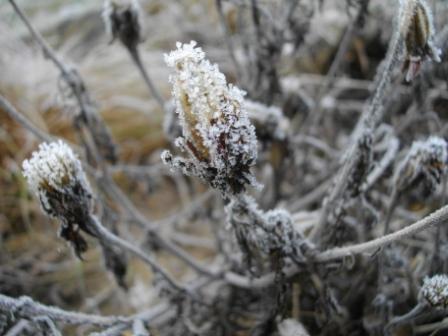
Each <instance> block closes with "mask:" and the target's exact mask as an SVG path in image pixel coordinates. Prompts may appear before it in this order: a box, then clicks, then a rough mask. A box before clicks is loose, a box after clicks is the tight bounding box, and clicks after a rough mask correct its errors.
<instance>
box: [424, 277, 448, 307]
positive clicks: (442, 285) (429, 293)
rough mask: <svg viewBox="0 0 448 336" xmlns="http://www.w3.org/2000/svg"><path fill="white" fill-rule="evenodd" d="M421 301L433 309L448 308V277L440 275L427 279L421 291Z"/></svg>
mask: <svg viewBox="0 0 448 336" xmlns="http://www.w3.org/2000/svg"><path fill="white" fill-rule="evenodd" d="M420 299H422V300H424V301H425V302H426V303H428V304H429V305H430V306H432V307H435V308H446V307H447V306H448V276H446V275H445V274H438V275H434V276H433V277H430V278H425V279H424V280H423V286H422V288H421V289H420Z"/></svg>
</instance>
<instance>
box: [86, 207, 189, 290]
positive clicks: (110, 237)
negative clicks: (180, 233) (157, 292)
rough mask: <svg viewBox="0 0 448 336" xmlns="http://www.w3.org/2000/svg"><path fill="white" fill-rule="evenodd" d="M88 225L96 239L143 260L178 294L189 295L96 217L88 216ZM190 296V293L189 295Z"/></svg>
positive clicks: (155, 264)
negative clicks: (92, 229) (177, 291)
mask: <svg viewBox="0 0 448 336" xmlns="http://www.w3.org/2000/svg"><path fill="white" fill-rule="evenodd" d="M90 221H91V222H90V224H92V227H93V228H94V229H95V230H96V231H95V232H96V233H97V234H98V239H101V240H103V241H106V242H108V243H110V244H112V245H116V246H118V247H120V248H122V249H123V250H125V251H128V252H130V253H132V254H133V255H135V256H136V257H138V258H139V259H141V260H143V261H144V262H145V263H147V264H148V265H150V266H151V268H152V269H153V270H154V272H155V273H157V274H160V275H161V276H162V277H163V279H165V280H166V281H167V282H168V283H169V284H170V285H171V286H172V287H173V288H175V289H177V290H179V291H180V292H184V293H189V291H188V290H187V289H186V288H184V287H183V286H182V285H181V284H179V283H178V282H177V281H176V280H174V279H173V278H172V277H171V275H169V274H168V273H167V272H166V271H165V270H164V269H163V268H162V267H161V266H160V265H159V263H158V262H157V261H156V260H155V259H153V258H152V257H151V256H149V255H148V254H147V253H145V252H143V251H142V250H141V249H140V248H138V247H136V246H135V245H133V244H131V243H129V242H127V241H125V240H124V239H122V238H120V237H118V236H117V235H114V234H113V233H112V232H110V231H109V230H108V229H106V228H105V227H104V226H103V225H102V224H101V222H100V221H99V220H98V218H96V216H93V215H91V216H90ZM189 294H191V293H189Z"/></svg>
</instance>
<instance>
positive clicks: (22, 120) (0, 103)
mask: <svg viewBox="0 0 448 336" xmlns="http://www.w3.org/2000/svg"><path fill="white" fill-rule="evenodd" d="M0 109H2V110H4V111H6V113H8V114H9V115H10V117H11V118H13V119H14V120H15V121H17V122H18V123H19V124H20V125H22V126H23V127H24V128H25V129H27V130H28V131H30V132H31V133H32V134H34V135H35V136H36V137H37V138H38V139H40V140H42V141H47V142H51V141H53V140H54V138H53V137H52V136H51V135H49V134H48V133H46V132H45V131H42V130H40V129H39V128H37V127H36V126H35V125H33V123H32V122H31V121H29V120H28V119H27V118H26V117H25V116H23V115H22V114H21V113H20V112H18V111H17V110H16V109H15V108H14V106H12V105H11V104H10V103H9V101H8V100H6V98H5V97H3V96H2V95H0Z"/></svg>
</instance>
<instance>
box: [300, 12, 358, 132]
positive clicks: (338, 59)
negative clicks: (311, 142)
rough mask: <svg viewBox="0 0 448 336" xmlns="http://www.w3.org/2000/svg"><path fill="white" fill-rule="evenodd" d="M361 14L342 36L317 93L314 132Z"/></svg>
mask: <svg viewBox="0 0 448 336" xmlns="http://www.w3.org/2000/svg"><path fill="white" fill-rule="evenodd" d="M361 11H362V8H360V13H361ZM359 15H360V14H358V15H357V17H356V18H355V19H353V20H352V21H351V22H350V23H349V25H348V27H347V28H346V30H345V32H344V35H343V36H342V40H341V42H340V43H339V47H338V50H337V52H336V56H335V57H334V60H333V62H332V63H331V66H330V69H329V70H328V72H327V75H326V76H325V80H324V83H323V84H322V86H320V88H319V90H318V93H317V95H316V96H317V98H316V101H317V104H318V105H317V111H315V112H314V113H311V114H310V130H311V132H312V133H314V131H315V127H316V126H317V124H318V123H319V122H320V119H321V117H322V112H323V108H322V98H323V96H324V93H325V92H328V89H329V88H331V86H332V85H333V82H334V79H335V76H336V75H337V72H338V70H339V68H340V66H341V64H342V61H343V60H344V56H345V54H346V53H347V50H348V48H349V46H350V43H351V41H352V38H353V33H354V32H355V27H357V26H358V25H357V22H358V16H359ZM304 124H305V125H306V124H308V123H307V122H306V121H305V123H304Z"/></svg>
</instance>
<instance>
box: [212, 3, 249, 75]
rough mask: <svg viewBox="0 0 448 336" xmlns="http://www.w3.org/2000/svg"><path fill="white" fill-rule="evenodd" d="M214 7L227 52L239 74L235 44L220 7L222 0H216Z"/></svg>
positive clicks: (239, 67) (239, 68)
mask: <svg viewBox="0 0 448 336" xmlns="http://www.w3.org/2000/svg"><path fill="white" fill-rule="evenodd" d="M216 8H217V11H218V16H219V20H220V21H221V26H222V27H223V29H224V34H225V42H226V47H227V50H228V52H229V55H230V59H231V60H232V63H233V66H234V67H235V70H236V72H235V73H236V75H237V76H241V74H242V73H243V72H242V71H241V66H240V64H239V63H238V61H237V60H236V57H235V46H234V45H233V40H232V36H231V35H230V30H229V27H228V26H227V23H226V18H225V16H224V12H223V9H222V0H216Z"/></svg>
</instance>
